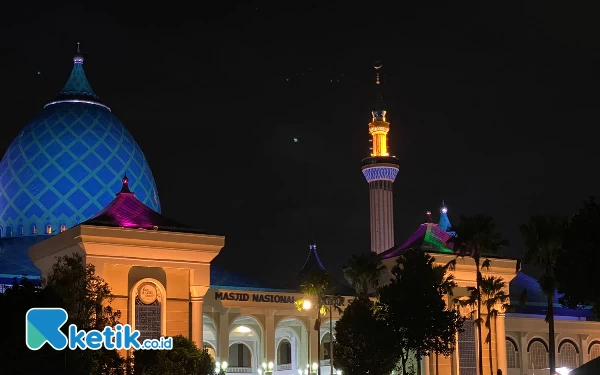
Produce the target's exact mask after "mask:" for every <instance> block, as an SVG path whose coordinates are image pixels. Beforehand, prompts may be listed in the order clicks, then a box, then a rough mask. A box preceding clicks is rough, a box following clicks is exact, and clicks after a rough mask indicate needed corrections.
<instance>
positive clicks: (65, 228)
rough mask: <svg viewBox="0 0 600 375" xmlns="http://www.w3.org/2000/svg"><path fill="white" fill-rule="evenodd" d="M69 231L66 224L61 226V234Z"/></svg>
mask: <svg viewBox="0 0 600 375" xmlns="http://www.w3.org/2000/svg"><path fill="white" fill-rule="evenodd" d="M66 230H67V226H66V225H65V224H61V225H60V233H62V232H64V231H66Z"/></svg>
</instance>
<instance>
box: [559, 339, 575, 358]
mask: <svg viewBox="0 0 600 375" xmlns="http://www.w3.org/2000/svg"><path fill="white" fill-rule="evenodd" d="M566 343H569V344H571V345H573V346H574V347H575V352H576V353H577V354H579V345H577V344H575V341H573V340H571V339H563V340H562V341H561V342H560V344H558V352H559V353H560V349H561V348H562V347H563V345H564V344H566Z"/></svg>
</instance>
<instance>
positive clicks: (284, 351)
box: [277, 339, 292, 365]
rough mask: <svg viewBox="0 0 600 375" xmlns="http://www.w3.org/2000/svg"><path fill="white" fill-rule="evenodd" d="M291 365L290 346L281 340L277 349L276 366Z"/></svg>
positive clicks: (287, 342)
mask: <svg viewBox="0 0 600 375" xmlns="http://www.w3.org/2000/svg"><path fill="white" fill-rule="evenodd" d="M291 364H292V344H291V343H290V342H289V341H288V340H287V339H283V340H281V341H280V342H279V347H278V348H277V365H291Z"/></svg>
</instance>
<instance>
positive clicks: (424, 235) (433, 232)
mask: <svg viewBox="0 0 600 375" xmlns="http://www.w3.org/2000/svg"><path fill="white" fill-rule="evenodd" d="M451 237H452V235H451V234H449V233H447V232H446V231H444V230H442V229H441V228H440V227H439V226H438V225H437V224H434V223H424V224H421V225H420V226H419V229H417V231H416V232H414V233H413V234H412V235H411V236H410V237H408V239H407V240H406V242H404V243H403V244H402V245H400V246H395V247H393V248H391V249H389V250H387V251H384V252H383V253H381V254H380V256H381V259H388V258H393V257H397V256H398V255H400V254H402V253H403V252H404V251H406V250H408V249H415V250H423V251H431V252H436V253H446V254H451V253H452V252H453V251H452V249H451V245H450V244H448V243H447V242H448V240H449V239H450V238H451Z"/></svg>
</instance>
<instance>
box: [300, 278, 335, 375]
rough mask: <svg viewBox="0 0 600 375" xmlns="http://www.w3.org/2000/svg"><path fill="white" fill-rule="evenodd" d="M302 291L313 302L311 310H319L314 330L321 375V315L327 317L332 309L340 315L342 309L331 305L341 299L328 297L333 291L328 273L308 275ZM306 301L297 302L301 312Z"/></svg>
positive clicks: (302, 283) (301, 285)
mask: <svg viewBox="0 0 600 375" xmlns="http://www.w3.org/2000/svg"><path fill="white" fill-rule="evenodd" d="M300 289H301V290H302V293H303V294H304V295H305V296H306V299H308V300H309V301H310V302H311V306H310V307H308V308H309V309H312V308H314V309H316V310H317V319H316V320H315V326H314V329H315V331H317V339H318V342H317V356H318V359H317V363H319V367H318V370H317V371H318V374H319V375H321V364H320V359H321V342H320V341H321V340H320V338H321V335H320V332H321V322H322V320H321V315H327V314H328V313H329V312H330V309H335V310H337V311H338V313H341V309H340V307H339V306H338V305H337V304H335V303H333V304H332V303H331V302H332V301H338V300H339V298H336V296H331V295H328V293H329V292H330V290H331V279H330V277H329V274H328V273H327V272H326V271H323V270H318V271H314V272H310V273H308V274H306V275H305V276H304V278H303V280H302V282H301V284H300ZM306 299H300V300H298V301H296V308H297V309H298V310H299V311H302V310H306V309H307V306H306V305H305V301H306ZM330 335H331V340H333V333H330Z"/></svg>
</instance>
